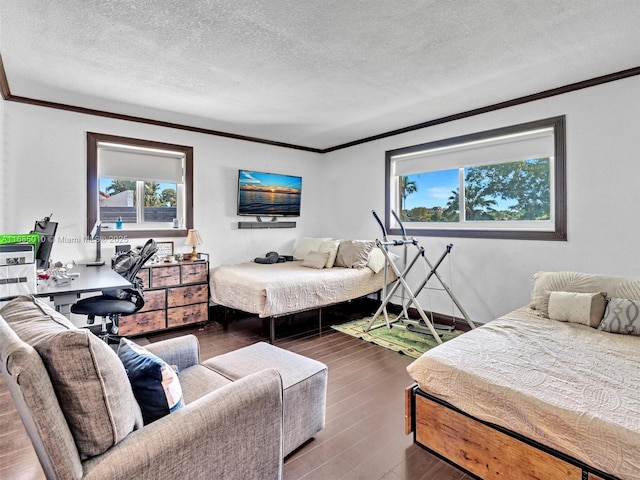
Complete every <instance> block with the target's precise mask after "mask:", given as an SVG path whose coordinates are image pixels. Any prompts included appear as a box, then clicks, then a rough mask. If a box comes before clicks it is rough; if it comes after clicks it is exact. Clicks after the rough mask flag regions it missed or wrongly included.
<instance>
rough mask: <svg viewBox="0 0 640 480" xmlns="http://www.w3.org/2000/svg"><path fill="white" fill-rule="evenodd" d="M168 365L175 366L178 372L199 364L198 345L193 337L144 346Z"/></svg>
mask: <svg viewBox="0 0 640 480" xmlns="http://www.w3.org/2000/svg"><path fill="white" fill-rule="evenodd" d="M144 348H145V349H147V350H149V351H150V352H151V353H153V354H155V355H157V356H158V357H160V358H161V359H163V360H164V361H165V362H167V363H168V364H169V365H177V367H178V371H180V370H184V369H186V368H188V367H192V366H193V365H197V364H198V363H200V343H199V342H198V337H196V336H195V335H183V336H181V337H176V338H169V339H167V340H161V341H159V342H155V343H150V344H148V345H145V346H144Z"/></svg>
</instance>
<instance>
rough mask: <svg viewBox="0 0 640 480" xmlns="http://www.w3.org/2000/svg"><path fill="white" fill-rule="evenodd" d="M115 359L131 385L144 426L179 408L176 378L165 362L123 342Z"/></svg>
mask: <svg viewBox="0 0 640 480" xmlns="http://www.w3.org/2000/svg"><path fill="white" fill-rule="evenodd" d="M118 357H120V360H121V361H122V364H123V365H124V368H125V370H126V372H127V376H128V377H129V382H131V387H132V388H133V394H134V395H135V397H136V400H137V401H138V405H140V409H141V410H142V418H143V419H144V424H145V425H148V424H149V423H152V422H155V421H156V420H158V419H159V418H162V417H164V416H165V415H168V414H169V413H171V412H174V411H176V410H178V409H179V408H181V407H182V405H183V401H182V388H181V387H180V381H179V380H178V374H177V373H176V372H175V370H174V369H173V368H171V367H170V366H169V365H168V364H167V363H166V362H165V361H164V360H162V359H161V358H160V357H158V356H156V355H154V354H153V353H151V352H150V351H148V350H147V349H145V348H143V347H141V346H140V345H137V344H135V343H133V342H132V341H131V340H127V339H126V338H122V339H120V345H119V346H118Z"/></svg>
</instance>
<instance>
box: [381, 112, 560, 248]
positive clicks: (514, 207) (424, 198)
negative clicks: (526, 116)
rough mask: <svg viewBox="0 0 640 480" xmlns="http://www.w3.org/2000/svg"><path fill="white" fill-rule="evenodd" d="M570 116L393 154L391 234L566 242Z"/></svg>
mask: <svg viewBox="0 0 640 480" xmlns="http://www.w3.org/2000/svg"><path fill="white" fill-rule="evenodd" d="M564 146H565V139H564V116H561V117H554V118H550V119H545V120H539V121H535V122H529V123H526V124H522V125H515V126H510V127H505V128H500V129H496V130H490V131H486V132H480V133H475V134H470V135H464V136H461V137H456V138H450V139H446V140H441V141H436V142H431V143H426V144H422V145H415V146H412V147H406V148H401V149H398V150H393V151H389V152H386V205H387V208H386V215H385V221H386V227H387V231H388V232H389V233H391V234H395V235H398V234H400V233H401V231H400V229H399V225H398V224H397V222H395V219H394V218H393V216H392V215H391V210H394V211H395V212H397V213H398V215H399V216H400V219H401V220H402V223H403V224H404V227H405V228H406V230H407V232H408V233H409V234H410V235H434V236H458V237H478V238H520V239H536V240H566V201H565V147H564Z"/></svg>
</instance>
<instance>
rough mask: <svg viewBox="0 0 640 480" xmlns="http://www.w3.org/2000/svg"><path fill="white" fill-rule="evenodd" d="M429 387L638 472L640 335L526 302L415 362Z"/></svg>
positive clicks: (550, 441)
mask: <svg viewBox="0 0 640 480" xmlns="http://www.w3.org/2000/svg"><path fill="white" fill-rule="evenodd" d="M407 370H408V371H409V374H410V375H411V376H412V377H413V379H414V380H416V381H417V382H418V385H419V386H420V388H421V389H422V390H424V391H425V392H427V393H431V394H433V395H435V396H437V397H438V398H441V399H443V400H445V401H447V402H449V403H450V404H452V405H454V406H456V407H458V408H460V409H461V410H463V411H465V412H467V413H469V414H471V415H473V416H475V417H477V418H480V419H482V420H485V421H488V422H492V423H494V424H497V425H500V426H503V427H505V428H508V429H510V430H512V431H515V432H518V433H520V434H523V435H525V436H526V437H529V438H531V439H534V440H536V441H538V442H540V443H542V444H545V445H547V446H549V447H551V448H554V449H556V450H558V451H561V452H564V453H566V454H568V455H570V456H572V457H574V458H576V459H579V460H581V461H583V462H585V463H587V464H589V465H591V466H593V467H596V468H598V469H601V470H603V471H605V472H607V473H610V474H613V475H616V476H619V477H620V478H623V479H625V480H639V479H640V337H634V336H629V335H618V334H612V333H605V332H601V331H598V330H596V329H593V328H590V327H587V326H582V325H576V324H570V323H562V322H557V321H555V320H548V319H544V318H540V317H538V316H535V315H534V314H533V313H532V311H531V310H529V309H527V308H522V309H519V310H516V311H515V312H512V313H510V314H508V315H505V316H504V317H501V318H500V319H498V320H494V321H492V322H489V323H488V324H486V325H485V326H483V327H480V328H478V329H476V330H472V331H470V332H467V333H465V334H463V335H461V336H460V337H457V338H455V339H453V340H450V341H448V342H446V343H444V344H443V345H440V346H438V347H436V348H434V349H432V350H430V351H428V352H426V353H425V354H424V355H423V356H422V357H420V358H419V359H417V360H416V361H415V362H413V363H412V364H411V365H409V367H408V368H407Z"/></svg>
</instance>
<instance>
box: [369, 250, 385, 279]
mask: <svg viewBox="0 0 640 480" xmlns="http://www.w3.org/2000/svg"><path fill="white" fill-rule="evenodd" d="M386 261H387V259H386V258H385V256H384V253H382V250H380V247H374V248H373V250H371V253H370V254H369V261H368V262H367V267H369V268H370V269H371V270H373V273H378V272H380V271H381V270H382V269H383V268H384V264H385V263H386Z"/></svg>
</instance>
